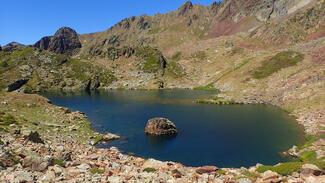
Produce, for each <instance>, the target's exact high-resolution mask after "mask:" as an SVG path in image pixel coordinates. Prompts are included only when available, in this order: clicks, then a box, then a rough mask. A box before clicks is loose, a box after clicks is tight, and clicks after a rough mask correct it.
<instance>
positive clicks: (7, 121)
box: [0, 112, 17, 126]
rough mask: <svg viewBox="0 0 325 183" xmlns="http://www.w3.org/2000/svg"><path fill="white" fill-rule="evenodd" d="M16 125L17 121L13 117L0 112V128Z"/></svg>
mask: <svg viewBox="0 0 325 183" xmlns="http://www.w3.org/2000/svg"><path fill="white" fill-rule="evenodd" d="M15 123H17V121H16V119H15V118H14V117H13V116H12V115H10V114H6V113H4V112H0V126H9V125H11V124H15Z"/></svg>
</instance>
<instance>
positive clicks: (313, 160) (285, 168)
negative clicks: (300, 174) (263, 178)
mask: <svg viewBox="0 0 325 183" xmlns="http://www.w3.org/2000/svg"><path fill="white" fill-rule="evenodd" d="M306 163H310V164H314V165H316V166H318V167H319V168H321V169H324V168H325V159H324V158H322V159H318V158H317V154H316V152H315V151H305V152H303V153H302V154H301V155H300V157H299V160H297V161H293V162H286V163H281V164H278V165H275V166H265V165H263V166H260V167H258V168H257V171H258V172H260V173H263V172H265V171H267V170H271V171H274V172H277V173H279V174H281V175H289V174H291V173H293V172H296V171H298V170H299V169H300V168H301V166H302V165H303V164H306Z"/></svg>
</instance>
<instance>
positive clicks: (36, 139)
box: [26, 132, 44, 144]
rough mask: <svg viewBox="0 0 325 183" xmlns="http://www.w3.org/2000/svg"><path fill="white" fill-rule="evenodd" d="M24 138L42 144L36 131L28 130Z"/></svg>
mask: <svg viewBox="0 0 325 183" xmlns="http://www.w3.org/2000/svg"><path fill="white" fill-rule="evenodd" d="M26 139H27V140H29V141H31V142H34V143H38V144H44V141H43V140H42V139H41V137H40V135H39V133H38V132H30V134H29V135H28V136H27V137H26Z"/></svg>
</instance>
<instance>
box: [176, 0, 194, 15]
mask: <svg viewBox="0 0 325 183" xmlns="http://www.w3.org/2000/svg"><path fill="white" fill-rule="evenodd" d="M192 8H193V4H192V2H191V1H187V2H186V3H185V4H183V6H181V7H180V8H179V10H178V16H183V15H185V14H187V13H188V12H189V11H190V10H191V9H192Z"/></svg>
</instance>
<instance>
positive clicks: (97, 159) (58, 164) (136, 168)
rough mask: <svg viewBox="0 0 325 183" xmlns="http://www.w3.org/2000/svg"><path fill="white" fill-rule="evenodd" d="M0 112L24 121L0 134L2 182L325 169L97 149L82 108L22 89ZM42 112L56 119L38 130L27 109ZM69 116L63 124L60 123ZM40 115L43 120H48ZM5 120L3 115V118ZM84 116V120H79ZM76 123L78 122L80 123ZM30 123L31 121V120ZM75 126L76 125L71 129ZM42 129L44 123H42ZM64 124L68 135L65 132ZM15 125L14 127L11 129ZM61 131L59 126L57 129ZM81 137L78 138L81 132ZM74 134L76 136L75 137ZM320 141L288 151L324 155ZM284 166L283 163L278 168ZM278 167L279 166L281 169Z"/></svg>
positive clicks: (215, 177)
mask: <svg viewBox="0 0 325 183" xmlns="http://www.w3.org/2000/svg"><path fill="white" fill-rule="evenodd" d="M0 96H1V97H0V99H1V105H0V106H1V107H0V111H1V112H3V113H5V115H9V114H15V115H17V116H19V117H20V118H22V119H24V120H23V122H24V124H21V123H20V120H21V119H16V118H14V119H15V120H16V123H12V124H10V125H9V127H8V129H4V133H1V135H0V136H1V143H0V144H1V145H0V170H1V171H0V180H2V181H3V182H240V183H247V182H261V183H262V182H265V183H266V182H324V180H325V176H324V171H323V170H321V168H319V167H318V166H317V165H314V164H313V163H312V162H311V161H301V162H299V164H298V165H299V167H296V165H297V164H293V163H292V164H285V163H283V164H279V165H277V166H288V165H289V167H287V169H288V170H286V172H281V171H279V173H276V171H278V170H277V169H276V166H274V167H275V169H272V168H270V169H271V170H273V171H271V170H263V169H265V168H266V166H263V165H260V164H258V165H256V166H253V167H249V168H217V167H214V166H205V167H186V166H184V165H182V164H179V163H175V162H161V161H158V160H154V159H143V158H140V157H134V156H131V155H125V154H122V153H121V152H119V151H118V149H116V148H110V149H100V148H95V147H94V146H92V145H91V144H95V143H96V142H95V141H96V140H101V139H102V136H101V135H100V134H97V133H95V132H93V131H92V130H91V129H90V126H88V125H86V127H85V128H82V126H84V125H85V124H87V123H88V122H87V120H85V118H86V116H85V115H84V114H82V113H80V112H71V111H70V110H68V109H66V108H62V107H56V106H54V105H52V104H49V103H48V100H47V99H45V98H43V97H40V96H38V95H28V94H21V93H1V95H0ZM30 108H33V109H35V110H36V111H38V112H39V111H42V110H43V112H44V113H45V114H47V113H48V114H49V115H50V116H52V117H51V118H55V120H54V121H56V122H57V124H54V122H53V121H52V124H51V126H50V127H47V128H45V129H43V130H45V131H40V130H38V129H37V128H36V129H35V128H34V127H33V126H29V123H33V122H32V120H31V119H30V118H29V116H28V114H27V113H25V110H28V111H29V110H30ZM58 116H60V117H61V118H62V119H68V121H69V122H67V121H66V123H67V124H66V126H65V125H62V124H60V122H58V121H60V118H56V117H58ZM47 117H48V116H46V117H45V118H44V117H43V116H40V119H39V120H44V119H46V120H48V121H43V122H40V124H38V125H39V126H42V125H43V124H42V123H45V124H47V123H49V120H50V119H47ZM3 119H4V118H2V121H4V120H3ZM80 119H82V122H78V121H79V120H80ZM34 123H35V121H34ZM78 123H80V124H78ZM32 125H33V124H32ZM71 126H74V128H71ZM43 128H44V127H43ZM65 128H67V132H68V133H67V134H65V130H64V129H65ZM14 129H15V130H14ZM58 129H60V130H58ZM31 131H39V133H40V138H41V139H42V141H43V142H44V143H34V142H31V141H30V140H28V139H26V136H27V135H28V133H30V132H31ZM81 134H82V136H83V137H84V138H80V136H81ZM76 137H77V138H76ZM322 147H323V139H319V140H316V141H314V142H312V144H311V145H309V146H308V147H307V146H306V147H304V148H300V149H294V151H293V153H292V154H295V155H297V156H298V157H299V156H304V153H303V152H306V151H308V152H310V150H312V149H314V150H315V152H316V153H317V157H319V156H320V155H322V153H323V149H322ZM282 168H283V167H282ZM280 169H281V168H280Z"/></svg>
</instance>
